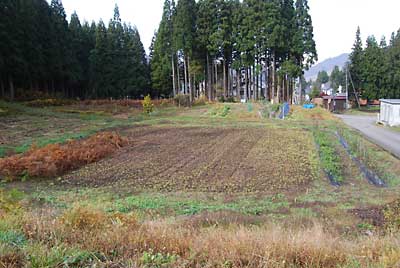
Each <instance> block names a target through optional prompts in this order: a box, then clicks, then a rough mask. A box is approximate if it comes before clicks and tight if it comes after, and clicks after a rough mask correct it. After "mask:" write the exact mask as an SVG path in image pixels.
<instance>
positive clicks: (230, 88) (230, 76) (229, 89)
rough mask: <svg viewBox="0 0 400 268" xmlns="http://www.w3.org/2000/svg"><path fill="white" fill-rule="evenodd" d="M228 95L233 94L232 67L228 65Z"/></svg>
mask: <svg viewBox="0 0 400 268" xmlns="http://www.w3.org/2000/svg"><path fill="white" fill-rule="evenodd" d="M228 85H229V87H228V96H229V97H232V96H233V69H232V68H231V67H230V68H229V76H228Z"/></svg>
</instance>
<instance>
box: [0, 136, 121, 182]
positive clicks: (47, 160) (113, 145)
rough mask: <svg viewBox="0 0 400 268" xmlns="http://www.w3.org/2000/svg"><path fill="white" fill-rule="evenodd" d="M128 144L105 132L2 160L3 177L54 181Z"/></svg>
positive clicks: (1, 173)
mask: <svg viewBox="0 0 400 268" xmlns="http://www.w3.org/2000/svg"><path fill="white" fill-rule="evenodd" d="M126 143H127V141H126V140H125V139H124V138H122V137H121V136H119V135H118V134H117V133H114V132H102V133H98V134H96V135H93V136H91V137H90V138H88V139H85V140H73V141H69V142H67V143H66V144H49V145H47V146H45V147H43V148H40V149H38V148H36V147H35V146H32V148H31V149H30V150H29V151H28V152H26V153H24V154H22V155H15V156H11V157H8V158H4V159H0V175H2V176H4V177H6V178H7V179H15V178H16V177H22V178H27V177H51V176H56V175H60V174H62V173H64V172H66V171H68V170H72V169H75V168H78V167H80V166H83V165H86V164H88V163H92V162H96V161H98V160H100V159H102V158H104V157H106V156H107V155H110V154H111V153H113V152H114V151H116V150H117V149H119V148H120V147H122V146H124V145H125V144H126Z"/></svg>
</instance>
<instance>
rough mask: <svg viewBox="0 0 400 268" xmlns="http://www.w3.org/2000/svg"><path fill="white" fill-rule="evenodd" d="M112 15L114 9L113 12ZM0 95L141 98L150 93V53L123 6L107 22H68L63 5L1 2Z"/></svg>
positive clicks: (36, 1)
mask: <svg viewBox="0 0 400 268" xmlns="http://www.w3.org/2000/svg"><path fill="white" fill-rule="evenodd" d="M110 12H112V10H110ZM0 40H1V42H0V87H1V91H0V94H1V96H2V97H4V96H7V97H8V98H9V99H14V97H15V94H17V93H18V94H21V95H24V94H29V93H31V92H33V91H43V92H46V93H48V94H49V95H53V96H62V97H69V98H72V97H81V98H104V97H114V98H121V97H125V96H131V97H140V96H141V95H143V94H146V93H148V92H149V86H150V74H149V67H148V64H147V59H146V54H145V51H144V48H143V45H142V43H141V41H140V36H139V32H138V30H137V29H136V28H135V27H132V26H130V25H127V24H125V23H122V21H121V18H120V15H119V10H118V7H116V8H115V10H114V17H113V19H111V20H110V22H109V23H108V26H106V25H105V24H104V22H102V21H100V22H98V23H97V24H96V23H95V22H92V23H91V24H89V23H88V22H83V23H81V22H80V20H79V18H78V15H77V14H76V13H74V14H72V15H71V19H70V21H69V22H68V21H67V19H66V13H65V11H64V8H63V5H62V2H61V0H52V1H51V4H50V5H49V4H48V2H47V1H46V0H21V1H16V0H2V1H1V2H0Z"/></svg>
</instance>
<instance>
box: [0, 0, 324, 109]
mask: <svg viewBox="0 0 400 268" xmlns="http://www.w3.org/2000/svg"><path fill="white" fill-rule="evenodd" d="M0 40H2V41H1V43H0V46H1V47H0V53H1V54H0V56H1V58H0V83H1V96H7V97H9V98H10V99H13V98H14V95H15V94H16V92H19V94H24V93H26V92H33V91H38V90H40V91H44V92H47V93H49V94H50V95H60V96H63V97H69V98H75V97H81V98H105V97H114V98H124V97H132V98H138V97H141V96H143V95H146V94H148V93H150V94H151V95H153V97H172V96H176V95H177V94H185V95H187V96H188V98H190V99H191V100H193V99H194V98H196V97H199V96H202V95H203V96H206V97H207V98H209V99H217V98H227V97H237V98H245V99H249V98H252V99H262V98H266V99H273V100H275V101H283V100H286V101H291V100H292V99H293V92H294V87H295V81H296V79H298V78H299V77H301V76H302V73H303V70H304V69H306V68H308V67H309V66H310V65H311V64H313V63H314V62H315V61H316V60H317V53H316V48H315V42H314V38H313V26H312V21H311V16H310V15H309V7H308V3H307V0H296V1H294V0H244V1H239V0H200V1H197V2H196V1H195V0H179V1H178V2H177V3H176V4H175V2H174V1H173V0H165V3H164V9H163V16H162V20H161V23H160V25H159V29H158V31H157V32H156V34H155V36H154V38H153V42H152V45H151V48H150V55H149V58H148V59H147V58H146V55H145V51H144V49H143V45H142V43H141V41H140V36H139V33H138V30H137V29H136V28H135V27H132V26H130V25H127V24H125V23H123V22H122V21H121V18H120V15H119V11H118V7H116V8H115V10H114V17H113V19H111V20H110V21H109V23H108V26H106V25H105V23H104V22H102V21H100V22H98V23H95V22H92V23H91V24H89V23H88V22H83V23H81V22H80V20H79V18H78V15H77V14H76V13H74V14H72V15H71V18H70V21H67V19H66V14H65V11H64V8H63V5H62V3H61V0H52V1H51V4H48V3H47V2H46V0H21V1H15V0H2V1H1V3H0Z"/></svg>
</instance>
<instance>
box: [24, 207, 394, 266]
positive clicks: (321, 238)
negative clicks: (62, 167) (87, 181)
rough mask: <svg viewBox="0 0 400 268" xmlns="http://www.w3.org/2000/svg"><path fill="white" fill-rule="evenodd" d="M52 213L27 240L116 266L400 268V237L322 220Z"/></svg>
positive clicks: (35, 221)
mask: <svg viewBox="0 0 400 268" xmlns="http://www.w3.org/2000/svg"><path fill="white" fill-rule="evenodd" d="M50 215H52V213H51V212H45V213H43V214H27V215H26V217H25V220H24V224H23V226H24V232H25V235H26V236H27V237H28V238H29V239H31V240H33V241H38V242H40V243H44V244H46V245H47V246H48V247H49V248H51V247H55V246H57V245H60V244H62V245H68V246H70V247H75V248H81V249H83V250H88V251H91V252H100V253H102V254H104V256H106V258H107V260H108V261H109V262H111V263H125V262H126V261H127V260H130V262H131V263H132V262H133V263H136V264H140V258H141V256H142V255H143V252H156V253H162V254H172V255H176V256H179V257H178V258H177V259H176V261H175V262H176V263H174V265H172V266H171V267H248V268H251V267H254V268H256V267H257V268H258V267H277V268H286V267H287V268H289V267H307V268H313V267H318V268H330V267H332V268H337V267H346V265H347V264H348V263H350V262H354V261H357V262H358V263H359V264H360V266H354V267H367V265H376V266H370V267H377V266H378V265H380V266H379V267H397V266H396V265H398V261H399V260H400V258H399V257H400V237H399V234H396V235H390V236H386V237H374V236H372V237H361V238H359V239H353V240H347V239H344V238H343V237H340V236H339V235H336V234H335V233H331V232H329V231H327V230H324V228H323V227H322V225H320V224H318V223H315V224H314V225H313V226H312V227H310V228H296V227H293V226H292V228H290V229H287V228H283V227H279V226H277V225H272V224H271V225H265V226H261V227H244V226H230V227H227V228H221V227H209V228H199V227H196V226H193V227H191V226H188V225H187V224H186V225H180V224H178V223H177V222H176V221H174V223H171V222H168V221H166V220H157V221H146V222H143V223H138V222H137V220H136V217H135V216H134V215H122V214H106V213H103V212H101V211H98V210H95V209H91V208H82V207H77V208H74V209H72V210H71V211H68V212H66V213H64V214H62V215H60V216H59V217H56V218H54V217H53V216H50ZM117 267H127V266H124V265H121V266H117ZM347 267H353V266H347Z"/></svg>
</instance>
